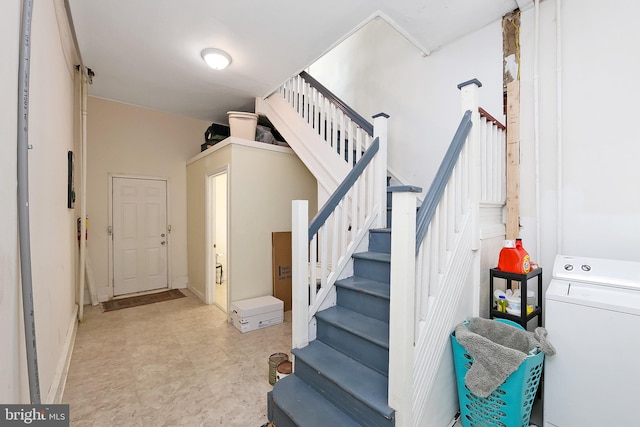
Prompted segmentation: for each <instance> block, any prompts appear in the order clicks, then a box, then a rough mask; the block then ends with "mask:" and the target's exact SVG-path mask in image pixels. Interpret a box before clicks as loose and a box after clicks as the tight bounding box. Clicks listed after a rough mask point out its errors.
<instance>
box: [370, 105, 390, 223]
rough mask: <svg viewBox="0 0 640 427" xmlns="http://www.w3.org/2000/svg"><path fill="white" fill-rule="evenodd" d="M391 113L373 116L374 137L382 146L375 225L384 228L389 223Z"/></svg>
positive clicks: (375, 189)
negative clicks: (388, 145)
mask: <svg viewBox="0 0 640 427" xmlns="http://www.w3.org/2000/svg"><path fill="white" fill-rule="evenodd" d="M388 119H389V115H388V114H385V113H378V114H376V115H375V116H373V138H374V139H375V138H378V140H379V141H380V147H379V149H378V154H377V155H376V167H375V178H374V186H373V187H374V191H375V192H376V197H375V199H374V200H376V202H377V203H378V219H377V221H376V223H375V227H378V228H384V227H386V225H387V123H388Z"/></svg>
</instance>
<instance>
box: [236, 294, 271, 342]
mask: <svg viewBox="0 0 640 427" xmlns="http://www.w3.org/2000/svg"><path fill="white" fill-rule="evenodd" d="M230 310H231V323H233V326H235V327H236V328H237V329H238V330H239V331H240V332H242V333H245V332H249V331H254V330H256V329H262V328H266V327H267V326H272V325H279V324H280V323H282V321H283V319H284V303H283V302H282V301H281V300H279V299H277V298H275V297H273V296H271V295H268V296H264V297H257V298H250V299H245V300H241V301H236V302H233V303H231V307H230Z"/></svg>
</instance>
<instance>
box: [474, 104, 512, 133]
mask: <svg viewBox="0 0 640 427" xmlns="http://www.w3.org/2000/svg"><path fill="white" fill-rule="evenodd" d="M478 112H479V113H480V117H484V118H485V119H487V121H488V122H491V123H493V124H494V125H496V126H497V127H498V128H499V129H501V130H507V127H506V126H505V125H503V124H502V123H500V121H499V120H498V119H496V118H495V117H493V116H492V115H491V114H489V113H488V112H487V110H485V109H484V108H482V107H478Z"/></svg>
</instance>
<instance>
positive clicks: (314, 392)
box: [268, 228, 395, 427]
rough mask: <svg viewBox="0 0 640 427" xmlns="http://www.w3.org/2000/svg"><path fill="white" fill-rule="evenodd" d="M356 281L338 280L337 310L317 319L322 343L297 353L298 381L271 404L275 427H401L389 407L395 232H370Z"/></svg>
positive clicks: (278, 388) (283, 383)
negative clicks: (390, 321)
mask: <svg viewBox="0 0 640 427" xmlns="http://www.w3.org/2000/svg"><path fill="white" fill-rule="evenodd" d="M368 249H369V250H368V251H367V252H360V253H355V254H353V256H352V258H353V266H354V275H353V276H351V277H348V278H346V279H341V280H337V281H336V283H335V286H336V291H337V305H336V306H334V307H331V308H329V309H326V310H323V311H320V312H318V313H316V319H317V336H316V339H315V340H313V341H311V342H310V343H309V345H308V346H306V347H304V348H302V349H294V350H293V354H294V355H295V371H294V373H293V375H289V376H288V377H286V378H284V379H282V380H280V381H278V382H277V383H276V384H275V386H274V388H273V391H272V392H271V393H270V395H269V397H268V402H269V419H270V420H271V421H272V422H273V423H274V424H275V425H276V426H277V427H290V426H291V427H292V426H304V427H315V426H318V427H321V426H322V427H326V426H367V427H389V426H393V425H394V424H395V421H394V410H393V409H392V408H390V407H389V406H388V404H387V402H388V399H387V390H388V373H389V280H390V279H389V277H390V259H391V255H390V251H391V229H389V228H385V229H372V230H370V231H369V247H368Z"/></svg>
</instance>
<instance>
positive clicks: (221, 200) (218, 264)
mask: <svg viewBox="0 0 640 427" xmlns="http://www.w3.org/2000/svg"><path fill="white" fill-rule="evenodd" d="M228 189H229V181H228V170H227V167H225V168H223V169H222V170H219V171H218V172H216V173H214V174H213V175H209V176H208V177H207V200H206V214H205V215H206V244H207V251H206V252H207V253H206V262H207V266H206V278H205V280H206V289H205V299H206V301H205V302H206V303H207V304H215V305H216V306H218V307H219V308H220V309H221V310H222V311H224V312H225V313H226V312H227V307H228V305H229V279H230V277H229V242H228V235H229V221H228V219H229V216H228V212H229V209H228V208H229V191H228Z"/></svg>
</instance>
